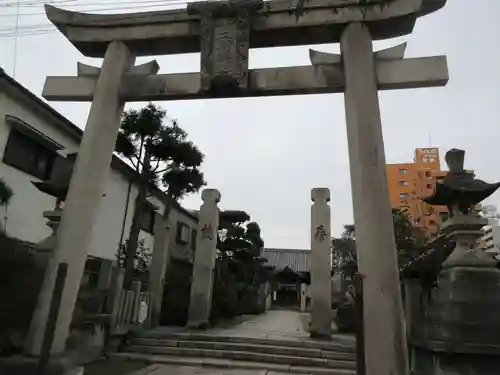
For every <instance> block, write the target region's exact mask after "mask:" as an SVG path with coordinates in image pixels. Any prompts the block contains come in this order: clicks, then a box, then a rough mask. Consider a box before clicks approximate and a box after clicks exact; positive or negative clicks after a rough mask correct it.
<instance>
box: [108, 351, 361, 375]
mask: <svg viewBox="0 0 500 375" xmlns="http://www.w3.org/2000/svg"><path fill="white" fill-rule="evenodd" d="M111 356H112V357H113V358H114V359H120V360H129V361H139V362H146V363H151V364H153V363H159V364H168V365H177V366H191V367H209V368H219V369H224V368H226V369H227V368H228V369H245V370H268V371H275V372H283V373H286V372H289V373H293V374H304V375H305V374H307V375H356V371H355V370H348V369H332V368H323V367H307V366H296V365H285V364H277V363H263V362H249V361H241V360H233V359H223V358H199V357H178V356H162V355H149V354H141V353H114V354H112V355H111Z"/></svg>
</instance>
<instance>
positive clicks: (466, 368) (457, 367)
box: [411, 348, 500, 375]
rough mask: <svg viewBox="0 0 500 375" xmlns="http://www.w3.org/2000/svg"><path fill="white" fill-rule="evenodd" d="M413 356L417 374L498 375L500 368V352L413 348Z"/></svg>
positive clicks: (414, 368)
mask: <svg viewBox="0 0 500 375" xmlns="http://www.w3.org/2000/svg"><path fill="white" fill-rule="evenodd" d="M411 358H412V361H411V362H412V363H413V365H412V368H413V370H414V373H415V374H416V375H421V374H422V375H434V374H441V375H468V374H479V375H497V374H498V369H499V368H500V355H498V354H497V355H485V354H473V353H469V354H464V353H446V352H433V351H428V350H425V349H421V348H412V350H411Z"/></svg>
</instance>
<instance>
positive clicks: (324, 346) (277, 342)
mask: <svg viewBox="0 0 500 375" xmlns="http://www.w3.org/2000/svg"><path fill="white" fill-rule="evenodd" d="M134 337H135V338H151V339H165V340H174V341H198V342H200V341H203V342H231V343H244V344H255V345H270V346H283V347H298V348H309V349H320V350H330V351H339V352H347V353H355V352H356V341H355V338H354V336H349V335H334V336H332V339H331V340H310V339H308V340H304V339H301V340H296V339H274V338H267V337H240V336H224V335H214V334H205V333H192V332H178V333H172V332H161V331H159V330H149V331H148V330H144V331H139V332H137V333H136V334H135V336H134Z"/></svg>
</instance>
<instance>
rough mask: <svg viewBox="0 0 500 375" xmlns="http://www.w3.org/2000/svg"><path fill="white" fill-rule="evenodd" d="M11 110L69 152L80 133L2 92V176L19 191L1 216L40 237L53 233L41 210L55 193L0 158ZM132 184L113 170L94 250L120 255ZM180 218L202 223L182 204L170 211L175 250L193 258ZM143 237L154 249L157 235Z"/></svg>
mask: <svg viewBox="0 0 500 375" xmlns="http://www.w3.org/2000/svg"><path fill="white" fill-rule="evenodd" d="M6 115H11V116H15V117H18V118H20V119H21V120H23V121H24V122H26V123H28V124H29V125H30V126H32V127H33V128H35V129H37V130H38V131H40V132H42V133H43V134H45V135H46V136H47V137H49V138H51V139H52V140H54V141H56V142H57V143H59V144H61V145H63V146H64V147H65V148H66V149H67V151H68V152H75V151H77V149H78V142H77V140H76V139H73V138H70V137H69V136H67V135H65V134H64V133H63V132H61V131H60V130H59V129H58V128H56V127H55V126H51V124H50V123H48V122H47V121H45V120H44V119H43V118H42V116H40V115H38V114H37V113H36V109H35V110H32V109H29V108H28V106H27V105H25V104H24V103H22V102H21V101H20V100H18V99H14V98H13V97H8V96H7V94H6V93H4V92H0V177H2V178H3V179H4V180H5V182H6V183H7V184H8V185H9V186H10V187H11V188H12V190H13V191H14V196H13V198H12V200H11V203H10V204H9V206H8V208H7V210H4V209H2V210H0V220H1V219H3V217H4V216H5V218H6V222H7V233H8V234H9V235H11V236H13V237H16V238H19V239H22V240H25V241H30V242H34V243H37V242H40V241H42V240H43V239H44V238H46V237H47V236H49V235H50V234H51V229H50V228H49V227H48V226H47V225H46V219H45V218H44V217H43V216H42V213H43V211H46V210H52V209H53V208H54V203H55V199H54V198H53V197H50V196H49V195H47V194H44V193H42V192H40V191H38V190H37V189H36V188H35V186H33V184H31V181H37V179H36V178H35V177H33V176H31V175H30V174H27V173H25V172H23V171H20V170H18V169H16V168H13V167H11V166H8V165H6V164H4V163H3V162H1V160H2V158H3V153H4V150H5V145H6V142H7V139H8V136H9V130H10V126H9V125H7V124H6V123H5V116H6ZM128 185H129V182H128V180H127V179H126V178H125V176H124V175H123V174H122V173H120V172H119V171H117V170H111V172H110V175H109V178H108V180H107V182H106V185H105V196H104V197H103V198H102V202H101V206H100V213H99V215H98V219H97V221H96V224H95V226H94V229H93V232H92V240H91V245H90V248H89V255H93V256H96V257H101V258H107V259H115V254H116V250H117V249H118V247H119V244H120V241H121V234H122V226H123V218H124V214H125V204H126V201H127V191H128ZM136 196H137V189H136V187H135V186H134V187H132V190H131V194H130V197H129V207H128V212H127V217H126V223H125V230H124V233H123V241H125V240H126V239H127V238H128V233H129V229H130V225H131V221H132V215H133V212H134V201H135V198H136ZM149 200H150V201H151V202H152V203H153V204H154V205H156V206H157V207H158V208H159V210H158V211H159V212H160V213H163V209H164V207H163V204H162V203H161V202H160V201H159V200H158V199H157V198H154V197H153V198H150V199H149ZM179 219H182V220H183V221H184V222H185V223H186V224H188V225H190V226H192V227H196V226H197V223H196V220H194V219H193V218H190V217H186V215H185V214H184V213H180V212H178V211H177V210H172V212H171V221H170V222H171V223H172V232H171V233H172V239H171V245H172V248H173V251H174V252H175V253H176V254H177V253H179V254H185V255H186V256H187V257H191V258H192V254H189V249H190V247H189V245H185V246H183V245H178V244H176V243H175V228H176V223H177V220H179ZM140 238H143V239H144V240H145V247H147V248H150V249H151V250H152V249H153V243H154V236H153V235H151V234H150V233H147V232H145V231H141V234H140Z"/></svg>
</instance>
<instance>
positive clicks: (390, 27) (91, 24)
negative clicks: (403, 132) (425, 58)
mask: <svg viewBox="0 0 500 375" xmlns="http://www.w3.org/2000/svg"><path fill="white" fill-rule="evenodd" d="M249 2H253V3H254V5H255V4H256V3H258V8H260V9H259V10H257V9H255V13H254V14H253V15H252V17H251V24H250V48H264V47H279V46H293V45H307V44H309V45H311V44H323V43H337V42H339V39H340V36H341V33H342V30H343V28H344V27H345V25H346V24H348V23H350V22H357V21H361V22H364V23H365V24H366V25H367V26H368V27H369V28H370V32H371V34H372V37H373V39H387V38H393V37H397V36H402V35H406V34H409V33H411V32H412V30H413V27H414V24H415V21H416V19H417V18H418V17H421V16H424V15H427V14H429V13H432V12H435V11H437V10H439V9H440V8H442V7H443V6H444V5H445V4H446V0H308V1H307V2H306V3H305V5H304V9H303V11H302V15H301V16H300V17H299V18H298V19H297V17H296V15H295V14H294V11H295V3H296V0H276V1H269V2H263V1H262V0H230V3H231V6H233V5H234V6H235V7H238V6H239V7H245V6H247V4H248V3H249ZM205 3H208V2H205ZM199 7H200V3H191V4H190V5H188V8H187V9H175V10H166V11H153V12H141V13H127V14H88V13H78V12H71V11H66V10H62V9H59V8H56V7H53V6H51V5H45V10H46V13H47V17H48V18H49V20H50V21H51V22H52V23H53V24H54V25H55V26H56V27H57V28H58V29H59V30H60V31H61V32H62V33H63V34H64V35H65V36H66V38H68V40H69V41H70V42H71V43H72V44H73V45H74V46H75V47H76V48H77V49H78V50H79V51H80V52H81V53H82V54H83V55H85V56H90V57H103V56H104V53H105V51H106V47H107V46H108V44H109V43H110V42H112V41H123V42H125V43H127V45H128V46H129V48H130V49H131V52H132V53H133V54H135V55H136V56H148V55H168V54H178V53H195V52H200V33H201V30H202V27H201V18H202V17H201V16H200V14H199V13H197V12H196V9H194V10H195V11H194V12H193V11H192V10H193V9H190V8H199Z"/></svg>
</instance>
